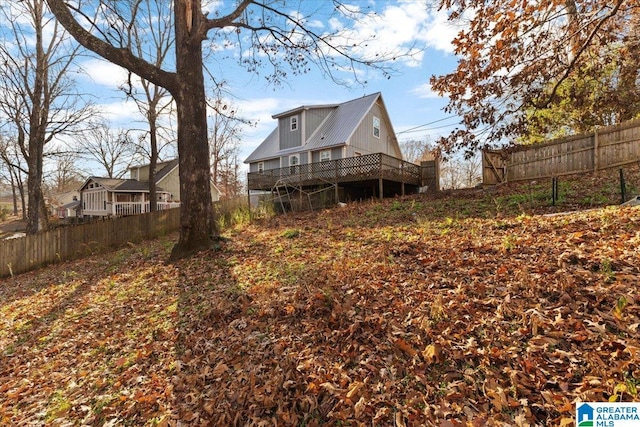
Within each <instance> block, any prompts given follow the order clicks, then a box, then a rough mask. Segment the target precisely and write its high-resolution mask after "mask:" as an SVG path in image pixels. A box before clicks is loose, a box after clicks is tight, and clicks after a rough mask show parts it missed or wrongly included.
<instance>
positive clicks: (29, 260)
mask: <svg viewBox="0 0 640 427" xmlns="http://www.w3.org/2000/svg"><path fill="white" fill-rule="evenodd" d="M179 227H180V209H168V210H163V211H158V212H152V213H146V214H142V215H132V216H127V217H120V218H113V219H108V220H105V221H98V222H93V223H88V224H80V225H74V226H69V227H60V228H55V229H53V230H48V231H42V232H40V233H37V234H33V235H27V236H23V237H16V238H10V239H6V240H0V277H6V276H9V275H13V274H18V273H24V272H26V271H29V270H33V269H36V268H38V267H40V266H43V265H46V264H51V263H55V262H61V261H67V260H72V259H77V258H81V257H83V256H87V255H91V254H93V253H96V252H99V251H101V250H105V249H106V248H110V247H115V246H119V245H123V244H125V243H128V242H131V243H137V242H140V241H142V240H145V239H152V238H155V237H158V236H161V235H163V234H166V233H169V232H172V231H175V230H177V229H178V228H179Z"/></svg>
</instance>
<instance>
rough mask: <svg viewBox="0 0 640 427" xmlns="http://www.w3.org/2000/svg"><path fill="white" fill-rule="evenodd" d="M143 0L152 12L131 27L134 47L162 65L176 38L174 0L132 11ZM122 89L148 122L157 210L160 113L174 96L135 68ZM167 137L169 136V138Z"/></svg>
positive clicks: (150, 1)
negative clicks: (143, 76)
mask: <svg viewBox="0 0 640 427" xmlns="http://www.w3.org/2000/svg"><path fill="white" fill-rule="evenodd" d="M140 3H142V4H143V5H144V6H143V9H144V10H146V11H148V12H147V13H145V14H144V15H143V16H142V17H141V19H143V21H142V24H143V25H136V26H134V27H133V28H132V29H131V40H130V49H131V51H132V52H133V53H134V54H135V55H137V56H138V57H140V58H144V59H146V60H147V61H149V63H151V64H153V65H154V66H156V67H158V68H161V67H162V66H163V63H164V62H165V61H166V60H167V56H168V55H169V53H170V52H171V49H172V48H173V44H174V41H175V40H174V38H173V33H172V31H171V29H172V27H173V19H172V14H171V10H170V3H169V2H166V1H162V0H143V1H141V2H137V3H132V4H131V7H132V8H133V10H132V13H137V11H136V8H139V7H140ZM138 85H139V88H138ZM121 89H122V90H123V91H124V92H125V93H126V94H127V96H128V97H130V98H131V99H133V100H134V101H135V103H136V105H137V106H138V110H139V111H140V113H141V114H142V115H143V116H144V117H145V119H146V122H147V125H148V130H147V133H146V135H147V136H148V137H149V147H148V150H146V149H143V150H142V151H144V152H145V153H146V157H147V158H148V160H149V210H150V211H151V212H155V211H156V210H157V206H158V203H157V202H158V200H157V197H156V179H155V176H156V166H157V163H158V160H159V156H160V151H161V148H162V147H163V146H164V144H161V143H160V139H161V135H160V131H161V129H160V128H161V125H160V117H161V116H162V115H163V114H166V113H171V110H172V108H171V106H172V105H173V99H172V98H171V96H170V95H169V92H168V91H167V89H165V88H163V87H162V86H159V85H157V84H154V83H152V82H150V81H148V80H145V79H143V78H140V77H138V76H135V75H133V74H132V72H131V70H130V71H129V78H128V80H127V83H126V84H125V85H122V86H121ZM146 140H147V139H146V138H141V139H140V142H141V143H143V142H146ZM165 141H167V140H166V139H165ZM141 148H142V147H141Z"/></svg>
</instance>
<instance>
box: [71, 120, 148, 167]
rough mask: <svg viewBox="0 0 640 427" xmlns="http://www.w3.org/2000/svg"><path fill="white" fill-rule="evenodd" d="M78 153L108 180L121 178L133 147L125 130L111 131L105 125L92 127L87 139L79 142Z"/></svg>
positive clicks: (129, 161) (130, 160)
mask: <svg viewBox="0 0 640 427" xmlns="http://www.w3.org/2000/svg"><path fill="white" fill-rule="evenodd" d="M78 151H79V152H81V153H83V155H84V157H85V158H86V159H87V160H89V161H93V162H96V163H97V164H98V165H99V166H100V167H101V169H102V170H104V173H105V174H106V176H107V177H109V178H121V177H123V176H124V175H125V174H126V172H127V170H128V169H129V166H131V162H132V159H133V154H134V153H135V151H136V150H135V146H134V143H133V140H132V138H131V136H130V135H129V133H128V131H126V130H117V129H112V128H111V127H109V125H107V124H106V123H102V124H99V125H97V126H94V127H93V128H92V129H91V130H90V131H89V132H88V138H83V139H82V140H81V141H80V142H79V150H78Z"/></svg>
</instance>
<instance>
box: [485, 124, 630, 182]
mask: <svg viewBox="0 0 640 427" xmlns="http://www.w3.org/2000/svg"><path fill="white" fill-rule="evenodd" d="M639 161H640V120H632V121H629V122H625V123H622V124H620V125H617V126H609V127H606V128H601V129H598V130H597V131H596V132H592V133H585V134H581V135H576V136H572V137H567V138H562V139H558V140H554V141H550V142H547V143H543V144H535V145H526V146H516V147H511V148H507V149H504V150H483V152H482V167H483V170H482V178H483V183H484V184H499V183H502V182H513V181H523V180H532V179H542V178H548V177H555V176H562V175H570V174H574V173H580V172H593V171H598V170H601V169H607V168H614V167H620V166H623V165H627V164H631V163H636V162H639Z"/></svg>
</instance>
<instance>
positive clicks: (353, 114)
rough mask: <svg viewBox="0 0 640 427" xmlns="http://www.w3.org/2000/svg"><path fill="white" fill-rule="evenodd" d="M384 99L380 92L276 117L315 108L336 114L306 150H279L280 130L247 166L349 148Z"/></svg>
mask: <svg viewBox="0 0 640 427" xmlns="http://www.w3.org/2000/svg"><path fill="white" fill-rule="evenodd" d="M380 97H381V94H380V92H376V93H374V94H371V95H367V96H363V97H362V98H357V99H352V100H350V101H347V102H343V103H342V104H325V105H316V106H301V107H297V108H294V109H292V110H288V111H285V112H284V113H279V114H276V115H274V116H273V118H280V117H286V116H288V115H291V114H296V113H298V112H301V111H304V110H311V109H314V108H333V111H331V113H329V114H328V115H327V117H326V118H325V119H324V121H323V122H322V123H321V124H320V126H318V128H317V129H316V130H315V131H314V132H313V134H311V135H310V136H309V137H308V138H307V141H306V142H305V143H304V144H303V145H302V146H300V147H295V149H286V150H279V139H278V128H277V127H276V128H275V129H274V130H273V132H271V133H270V134H269V136H268V137H267V138H266V139H265V140H264V141H263V142H262V143H261V144H260V145H259V146H258V148H256V149H255V150H254V151H253V152H252V153H251V154H250V155H249V157H247V158H246V159H245V161H244V163H252V162H256V161H261V160H267V159H272V158H277V157H279V156H280V155H284V154H287V153H290V152H301V151H308V150H318V149H321V148H327V147H333V146H338V145H342V144H345V143H346V142H347V141H348V140H349V138H351V135H352V134H353V132H354V131H355V130H356V129H357V127H358V126H359V125H360V123H361V122H362V120H363V119H364V117H365V116H366V115H367V113H368V112H369V110H371V107H372V106H373V105H374V104H375V102H376V101H377V100H378V99H379V98H380Z"/></svg>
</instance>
